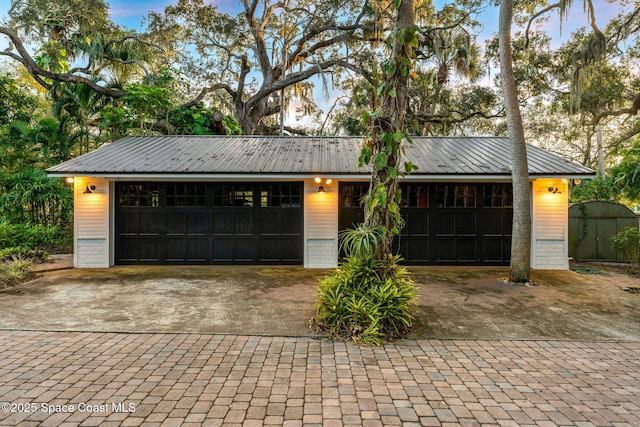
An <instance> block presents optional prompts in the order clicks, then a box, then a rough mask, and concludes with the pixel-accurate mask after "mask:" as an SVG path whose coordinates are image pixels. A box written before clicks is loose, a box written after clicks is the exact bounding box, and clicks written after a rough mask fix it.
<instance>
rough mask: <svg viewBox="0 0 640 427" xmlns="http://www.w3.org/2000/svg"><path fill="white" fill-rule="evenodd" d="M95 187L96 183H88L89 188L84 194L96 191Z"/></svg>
mask: <svg viewBox="0 0 640 427" xmlns="http://www.w3.org/2000/svg"><path fill="white" fill-rule="evenodd" d="M95 189H96V186H95V185H93V184H91V183H88V184H87V188H85V189H84V191H83V192H82V193H83V194H91V193H93V192H94V191H95Z"/></svg>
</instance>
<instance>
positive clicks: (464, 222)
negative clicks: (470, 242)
mask: <svg viewBox="0 0 640 427" xmlns="http://www.w3.org/2000/svg"><path fill="white" fill-rule="evenodd" d="M454 226H455V230H456V232H455V234H456V235H457V236H475V235H476V233H477V230H476V214H475V212H473V213H458V214H456V215H455V224H454Z"/></svg>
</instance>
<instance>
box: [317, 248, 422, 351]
mask: <svg viewBox="0 0 640 427" xmlns="http://www.w3.org/2000/svg"><path fill="white" fill-rule="evenodd" d="M399 260H400V258H399V257H396V256H391V257H389V259H386V260H380V259H377V258H375V257H366V256H365V257H363V256H355V255H352V256H350V257H347V259H346V260H345V261H344V262H343V263H342V264H341V265H340V266H339V267H338V268H337V269H336V270H335V271H334V272H333V274H331V275H329V276H327V277H325V278H323V279H322V280H321V281H320V283H319V285H318V287H317V294H318V295H317V302H316V310H317V311H316V317H315V318H313V319H311V323H310V326H311V328H312V329H313V330H314V331H316V332H324V333H329V334H330V335H331V336H332V337H340V338H343V339H352V340H353V341H355V342H359V343H363V344H367V345H381V344H383V343H384V342H385V341H387V340H389V339H393V338H399V337H402V336H405V335H406V334H408V333H409V332H410V331H411V329H412V328H413V320H414V317H413V311H414V309H415V306H416V305H417V299H418V293H417V289H416V286H415V284H414V283H413V281H412V280H411V278H410V277H409V272H408V271H407V269H406V268H404V267H402V266H400V265H399V264H398V262H399ZM382 272H384V275H383V274H382ZM385 277H388V278H386V279H385Z"/></svg>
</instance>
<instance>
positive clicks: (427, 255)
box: [339, 182, 513, 265]
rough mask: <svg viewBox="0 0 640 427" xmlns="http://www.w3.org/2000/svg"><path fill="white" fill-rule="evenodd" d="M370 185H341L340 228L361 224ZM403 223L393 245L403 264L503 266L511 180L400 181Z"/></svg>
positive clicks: (507, 250)
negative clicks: (401, 182)
mask: <svg viewBox="0 0 640 427" xmlns="http://www.w3.org/2000/svg"><path fill="white" fill-rule="evenodd" d="M368 187H369V184H368V183H347V182H342V183H340V211H339V227H340V229H341V230H343V229H346V228H351V227H353V225H354V224H358V223H360V222H362V220H363V217H364V213H363V210H362V207H361V205H360V200H361V198H362V197H363V196H364V195H365V193H366V191H367V189H368ZM400 188H401V190H402V202H401V213H402V217H403V218H404V220H405V227H404V228H403V229H402V231H401V233H400V236H399V237H397V238H396V241H395V246H396V249H397V250H398V253H399V254H400V255H401V256H402V257H403V258H404V260H405V262H406V263H407V264H413V265H433V264H441V265H506V264H508V263H509V257H510V251H511V223H512V218H513V207H512V204H513V196H512V190H511V184H497V183H486V184H468V183H404V184H401V186H400Z"/></svg>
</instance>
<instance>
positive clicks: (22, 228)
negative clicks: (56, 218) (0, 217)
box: [0, 220, 65, 249]
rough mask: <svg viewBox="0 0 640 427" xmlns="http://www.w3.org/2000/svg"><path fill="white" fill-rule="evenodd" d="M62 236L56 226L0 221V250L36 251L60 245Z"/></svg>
mask: <svg viewBox="0 0 640 427" xmlns="http://www.w3.org/2000/svg"><path fill="white" fill-rule="evenodd" d="M64 239H65V237H64V234H63V233H62V232H61V231H60V229H59V228H58V227H57V226H52V227H43V226H39V225H28V224H13V223H10V222H8V221H6V220H5V221H0V248H27V249H36V248H39V247H42V246H53V245H56V244H61V241H63V240H64Z"/></svg>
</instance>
